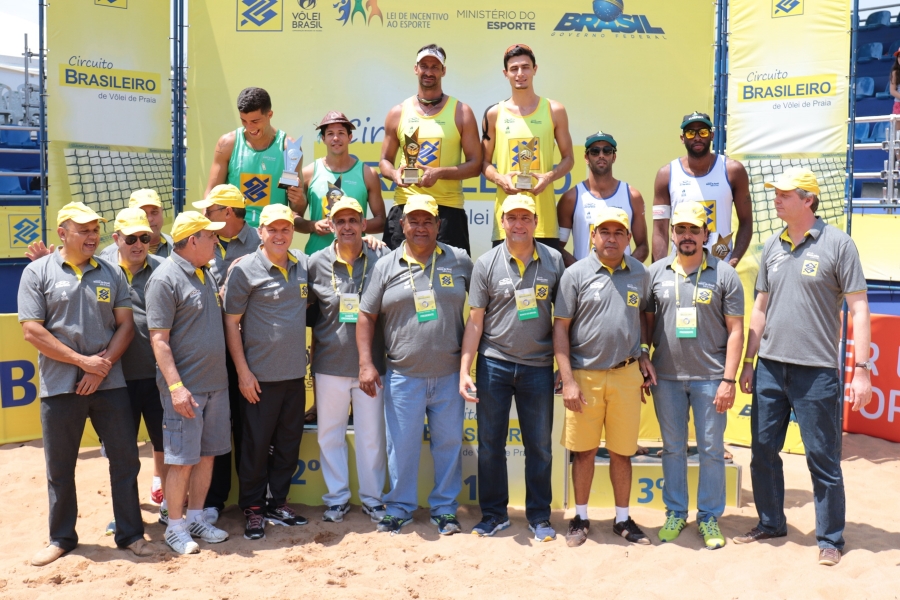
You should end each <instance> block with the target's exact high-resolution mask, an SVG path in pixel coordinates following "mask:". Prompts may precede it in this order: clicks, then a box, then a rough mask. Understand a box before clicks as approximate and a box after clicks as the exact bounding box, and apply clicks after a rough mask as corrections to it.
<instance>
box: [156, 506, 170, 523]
mask: <svg viewBox="0 0 900 600" xmlns="http://www.w3.org/2000/svg"><path fill="white" fill-rule="evenodd" d="M158 520H159V524H160V525H168V524H169V509H168V508H163V507H162V506H160V507H159V519H158Z"/></svg>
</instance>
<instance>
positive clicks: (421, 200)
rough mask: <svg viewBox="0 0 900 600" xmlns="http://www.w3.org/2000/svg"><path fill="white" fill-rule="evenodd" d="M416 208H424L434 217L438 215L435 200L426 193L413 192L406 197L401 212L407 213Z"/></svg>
mask: <svg viewBox="0 0 900 600" xmlns="http://www.w3.org/2000/svg"><path fill="white" fill-rule="evenodd" d="M416 210H424V211H425V212H427V213H430V214H432V215H434V216H435V217H436V216H438V205H437V202H435V200H434V198H432V197H431V196H429V195H428V194H413V195H412V196H410V197H409V198H407V199H406V206H404V207H403V214H404V215H408V214H409V213H411V212H413V211H416Z"/></svg>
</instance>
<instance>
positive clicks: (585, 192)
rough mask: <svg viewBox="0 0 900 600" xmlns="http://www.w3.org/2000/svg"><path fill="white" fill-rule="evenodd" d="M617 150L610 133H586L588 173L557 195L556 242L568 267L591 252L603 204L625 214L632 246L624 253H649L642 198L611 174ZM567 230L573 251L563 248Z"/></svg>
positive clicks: (641, 255)
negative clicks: (630, 231)
mask: <svg viewBox="0 0 900 600" xmlns="http://www.w3.org/2000/svg"><path fill="white" fill-rule="evenodd" d="M617 151H618V147H617V145H616V140H615V138H613V136H612V135H610V134H608V133H603V132H602V131H598V132H597V133H594V134H592V135H590V136H588V138H587V140H585V142H584V162H585V163H586V164H587V166H588V174H587V175H588V177H587V179H585V180H584V181H582V182H581V183H579V184H578V185H576V186H575V187H574V188H571V189H569V190H568V191H567V192H566V193H565V194H563V195H562V197H561V198H560V199H559V204H557V206H556V216H557V219H558V220H559V233H560V244H559V245H560V250H561V252H562V255H563V260H564V261H565V264H566V266H567V267H568V266H569V265H571V264H572V263H574V262H575V261H577V260H581V259H582V258H584V257H585V256H587V255H588V254H590V252H591V233H592V231H593V228H594V219H595V218H596V215H597V212H598V211H599V210H600V209H601V208H603V207H606V206H611V207H614V208H619V209H622V210H623V211H625V212H626V213H627V214H628V219H629V221H630V223H631V229H632V239H633V240H634V250H632V249H631V247H629V248H627V249H626V250H625V253H626V254H630V255H631V256H633V257H634V258H636V259H638V260H640V261H643V260H644V259H646V258H647V255H648V254H650V247H649V245H648V243H647V220H646V219H645V218H644V198H643V197H642V196H641V193H640V192H638V191H637V190H636V189H634V187H632V186H630V185H628V184H627V183H625V182H624V181H619V180H618V179H616V178H615V177H613V174H612V167H613V164H614V163H615V162H616V155H617ZM635 215H637V218H635ZM570 234H571V235H572V252H569V251H568V250H566V249H565V248H564V246H565V245H566V242H567V241H568V240H569V235H570Z"/></svg>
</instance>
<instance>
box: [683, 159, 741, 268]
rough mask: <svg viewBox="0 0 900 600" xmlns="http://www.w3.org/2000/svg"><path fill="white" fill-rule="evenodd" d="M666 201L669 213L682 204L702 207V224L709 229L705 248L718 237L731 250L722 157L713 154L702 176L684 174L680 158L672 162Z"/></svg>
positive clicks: (728, 193)
mask: <svg viewBox="0 0 900 600" xmlns="http://www.w3.org/2000/svg"><path fill="white" fill-rule="evenodd" d="M669 198H670V199H671V201H672V211H673V212H674V211H675V207H676V206H678V205H679V204H680V203H682V202H691V201H694V202H699V203H700V204H702V205H703V206H704V208H705V209H706V225H707V227H708V228H709V240H707V242H706V248H707V249H711V248H712V246H713V244H715V243H717V242H718V240H719V237H720V236H721V237H722V238H727V240H728V247H729V248H733V247H734V243H733V240H732V239H731V238H730V237H729V236H730V235H731V206H732V204H733V200H734V196H733V195H732V193H731V183H730V182H729V181H728V173H727V171H726V170H725V157H724V156H722V155H716V159H715V162H714V163H713V166H712V168H711V169H710V170H709V173H707V174H706V175H704V176H703V177H694V176H693V175H688V174H687V173H685V172H684V167H682V166H681V159H680V158H676V159H675V160H673V161H672V162H671V163H670V165H669ZM729 254H730V253H729Z"/></svg>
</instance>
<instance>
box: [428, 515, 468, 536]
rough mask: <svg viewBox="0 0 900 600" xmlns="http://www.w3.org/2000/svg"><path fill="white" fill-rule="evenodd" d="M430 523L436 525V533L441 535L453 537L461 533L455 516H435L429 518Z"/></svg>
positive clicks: (460, 527)
mask: <svg viewBox="0 0 900 600" xmlns="http://www.w3.org/2000/svg"><path fill="white" fill-rule="evenodd" d="M431 522H432V523H434V524H435V525H437V528H438V533H440V534H441V535H453V534H454V533H460V532H461V531H462V526H461V525H460V524H459V521H457V520H456V515H449V514H448V515H436V516H433V517H431Z"/></svg>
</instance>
